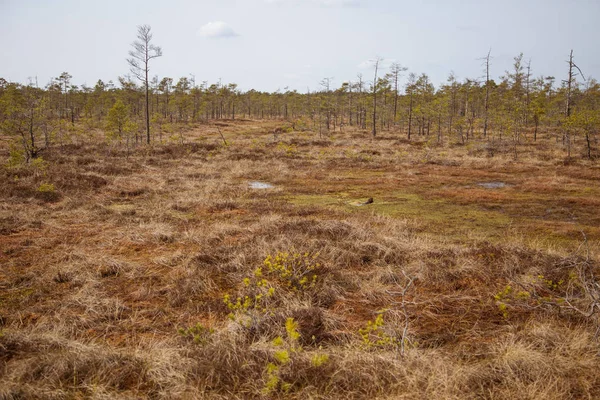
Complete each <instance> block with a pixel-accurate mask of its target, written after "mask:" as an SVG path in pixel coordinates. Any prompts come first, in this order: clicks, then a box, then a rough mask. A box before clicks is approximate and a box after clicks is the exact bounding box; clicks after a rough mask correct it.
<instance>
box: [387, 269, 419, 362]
mask: <svg viewBox="0 0 600 400" xmlns="http://www.w3.org/2000/svg"><path fill="white" fill-rule="evenodd" d="M402 275H404V278H405V279H406V281H407V282H406V284H405V285H404V286H402V285H400V283H399V282H396V285H398V288H399V289H400V291H397V292H392V291H386V292H387V294H389V295H393V296H400V301H399V302H394V303H393V304H395V305H398V306H400V309H401V312H402V316H403V317H404V326H403V328H402V336H401V337H400V355H401V356H404V353H405V352H406V344H407V343H408V342H409V339H408V326H409V322H410V315H409V313H408V309H407V307H406V306H407V305H408V304H414V303H411V302H408V301H406V293H407V292H408V290H409V289H410V288H411V286H412V285H413V282H414V281H415V278H414V277H412V276H410V275H408V274H407V273H406V272H404V271H402Z"/></svg>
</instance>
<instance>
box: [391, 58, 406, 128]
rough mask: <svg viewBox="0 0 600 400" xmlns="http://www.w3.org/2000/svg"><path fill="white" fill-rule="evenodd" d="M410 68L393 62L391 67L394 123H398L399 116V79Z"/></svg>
mask: <svg viewBox="0 0 600 400" xmlns="http://www.w3.org/2000/svg"><path fill="white" fill-rule="evenodd" d="M407 69H408V68H406V67H403V66H402V65H400V64H398V63H393V64H392V66H391V67H390V73H391V74H392V79H393V82H394V125H396V119H397V117H398V80H399V79H400V75H401V74H402V73H403V72H405V71H406V70H407Z"/></svg>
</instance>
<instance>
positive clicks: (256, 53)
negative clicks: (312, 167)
mask: <svg viewBox="0 0 600 400" xmlns="http://www.w3.org/2000/svg"><path fill="white" fill-rule="evenodd" d="M141 24H148V25H150V26H151V27H152V33H153V35H154V37H153V43H154V44H155V45H158V46H160V47H161V48H162V51H163V56H162V57H160V58H157V59H154V60H152V61H151V64H150V69H151V71H150V75H151V76H155V75H158V76H159V77H161V78H162V77H164V76H168V77H171V78H174V80H175V81H177V79H178V78H180V77H184V76H185V77H188V78H192V77H194V78H195V81H196V83H198V84H200V83H201V82H203V81H207V82H209V83H216V82H218V81H219V80H221V81H222V82H223V83H237V84H238V87H239V88H240V89H242V90H249V89H256V90H262V91H276V90H282V91H285V90H286V88H289V90H298V91H300V92H306V91H307V90H309V89H310V90H316V89H319V88H320V87H319V82H320V81H322V80H323V79H324V78H332V83H333V86H334V87H339V86H341V84H342V83H343V82H347V81H356V80H357V75H358V74H362V75H363V76H364V79H365V80H369V79H372V77H373V72H374V69H373V66H372V63H371V62H370V60H373V59H375V58H376V57H381V58H383V62H382V67H383V69H382V70H381V72H382V73H385V72H387V69H388V68H389V65H390V64H391V63H392V62H397V63H400V64H402V65H403V66H406V67H407V68H408V72H414V73H416V74H421V73H426V74H428V75H429V77H430V78H431V79H432V82H433V83H434V84H435V85H436V87H437V86H438V85H440V84H442V83H443V82H445V81H446V79H447V77H448V75H449V74H450V72H454V74H455V75H456V76H457V77H458V78H459V79H460V80H462V79H465V78H471V79H476V78H482V77H483V75H484V74H483V67H482V60H481V58H482V57H484V56H485V55H486V54H487V52H488V51H489V50H490V49H491V56H492V65H491V73H492V77H494V78H498V77H500V76H502V75H504V73H505V71H507V70H509V69H510V68H511V65H512V62H513V58H514V57H515V56H517V55H518V54H519V53H521V52H522V53H523V54H524V60H525V61H526V62H527V61H529V60H531V69H532V73H533V75H534V76H536V77H537V76H540V75H544V76H548V75H550V76H555V77H556V78H557V81H560V80H561V79H565V75H566V72H567V64H566V60H567V59H568V55H569V51H570V50H571V49H573V50H574V55H575V62H576V63H577V65H578V66H579V67H580V68H581V70H582V71H583V73H584V74H585V75H587V76H594V77H599V76H600V51H599V50H600V49H599V47H598V42H597V41H598V39H599V38H600V0H500V1H498V0H496V1H492V0H195V1H191V0H169V1H165V0H143V1H141V0H119V1H116V0H103V1H95V0H0V77H3V78H5V79H7V80H9V81H16V82H21V83H27V82H28V81H29V80H30V79H32V80H35V78H36V77H37V80H38V82H39V84H40V85H45V84H46V83H48V82H49V81H50V80H51V79H52V78H53V77H57V76H59V75H60V74H61V73H62V72H64V71H66V72H69V73H70V74H71V75H72V76H73V80H72V81H73V83H74V84H77V85H81V84H86V85H88V86H93V85H94V84H95V83H96V81H97V80H98V79H102V80H103V81H105V82H107V81H109V80H113V81H115V82H117V78H118V77H119V76H124V75H127V74H129V73H130V72H129V67H128V65H127V61H126V59H127V57H128V51H129V50H130V49H131V43H132V42H133V41H134V40H135V39H136V33H137V26H139V25H141Z"/></svg>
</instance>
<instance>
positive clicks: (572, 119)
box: [0, 26, 600, 160]
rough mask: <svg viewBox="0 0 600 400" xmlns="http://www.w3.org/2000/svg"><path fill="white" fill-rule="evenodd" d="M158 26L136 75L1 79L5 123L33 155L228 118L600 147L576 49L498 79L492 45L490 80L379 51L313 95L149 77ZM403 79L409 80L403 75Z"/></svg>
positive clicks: (593, 98)
mask: <svg viewBox="0 0 600 400" xmlns="http://www.w3.org/2000/svg"><path fill="white" fill-rule="evenodd" d="M151 39H152V36H151V34H150V28H149V27H148V26H142V27H139V28H138V41H136V42H135V43H134V44H133V49H134V50H132V51H131V52H130V55H131V56H132V58H130V59H129V60H128V61H129V63H130V66H131V72H132V73H133V76H131V75H127V76H123V77H119V79H118V83H117V84H115V83H113V82H112V81H109V82H103V81H102V80H98V82H97V83H96V84H95V85H94V87H88V86H85V85H82V86H76V85H73V84H72V82H71V79H72V76H71V75H70V74H69V73H67V72H63V73H62V74H61V75H60V76H59V77H57V78H55V79H52V81H51V82H50V83H49V84H47V85H46V86H45V87H39V86H38V84H37V83H34V82H30V83H28V84H22V83H16V82H8V81H6V80H5V79H2V78H0V131H1V132H3V133H4V134H5V135H8V136H9V137H13V138H14V139H15V143H16V144H15V146H14V147H15V151H17V150H16V149H17V148H20V149H21V152H22V153H23V157H25V159H26V160H30V159H32V158H35V157H36V156H37V155H38V154H39V152H40V151H41V150H42V149H43V148H45V147H48V146H51V145H52V144H53V143H57V142H59V143H65V142H69V141H72V140H77V137H81V136H82V135H83V136H85V135H86V132H88V133H89V132H92V131H94V130H96V129H100V130H103V131H105V132H106V133H107V137H108V138H109V139H116V140H121V141H127V143H128V144H135V143H141V142H147V143H150V142H151V141H153V140H157V139H158V138H160V140H162V138H163V133H166V134H168V133H169V132H172V131H174V130H177V129H179V128H177V126H179V125H181V124H190V123H206V122H207V121H210V120H219V119H281V120H284V121H287V122H286V124H287V125H286V127H288V128H290V129H294V130H312V131H315V132H319V134H321V135H324V134H327V132H330V131H343V129H344V128H345V127H355V128H357V129H360V130H365V131H367V132H368V133H370V134H372V135H373V136H376V135H377V134H378V133H379V132H381V131H393V132H396V133H397V134H398V135H405V137H406V138H407V139H408V140H414V139H415V138H417V139H419V138H428V139H430V140H431V141H432V142H437V143H445V142H458V143H466V142H469V141H471V140H479V139H487V140H504V141H512V142H513V143H515V144H516V143H520V142H521V141H523V140H531V141H537V140H538V137H539V135H540V134H542V133H543V134H546V137H548V134H549V135H551V136H552V137H554V138H555V142H556V143H557V145H558V146H562V147H563V148H564V150H565V152H566V153H567V155H568V156H569V157H570V156H571V149H572V147H573V146H572V145H573V143H574V142H576V141H579V143H581V144H582V145H583V147H582V148H584V149H585V154H584V155H583V156H584V157H588V158H593V157H596V156H597V153H596V148H597V141H598V130H599V129H600V117H599V115H600V85H599V84H598V82H597V81H596V80H595V79H592V78H590V77H586V76H585V75H584V73H583V71H581V70H580V69H579V68H578V67H577V64H576V62H575V59H574V56H573V52H571V53H570V55H569V54H566V57H565V58H566V60H567V62H566V63H565V73H564V76H562V77H551V76H539V77H534V76H533V74H532V72H531V71H532V68H531V62H530V61H525V59H524V56H523V54H519V55H518V56H516V57H515V58H514V63H513V66H512V70H511V71H506V72H505V74H504V75H503V76H502V77H501V78H500V79H499V81H496V80H494V79H491V78H490V68H491V64H490V59H491V57H490V54H488V55H487V57H484V58H483V59H482V68H483V75H484V77H483V78H467V79H464V80H462V81H461V80H458V79H457V78H456V77H455V76H454V74H450V75H449V76H448V79H447V81H446V83H445V84H443V85H441V86H439V87H437V88H436V87H435V86H434V85H433V84H432V82H431V80H430V78H429V77H428V76H427V74H425V73H421V74H417V73H414V72H409V71H407V69H406V68H405V67H403V66H401V65H400V64H393V65H391V67H390V68H389V69H388V70H383V69H382V68H381V63H380V60H379V59H378V60H375V61H374V63H373V67H374V68H373V71H372V73H370V76H369V77H366V76H362V75H360V74H359V75H358V76H357V78H356V80H354V81H350V82H344V83H343V84H342V85H341V86H340V87H332V83H331V79H330V78H325V79H323V80H322V81H321V82H320V89H319V90H318V91H314V92H307V93H299V92H297V91H295V90H294V91H291V90H286V91H277V92H274V93H268V92H261V91H256V90H249V91H240V90H239V89H238V87H237V85H236V84H235V83H229V84H221V83H213V84H208V83H207V82H202V83H200V84H199V83H198V82H196V81H195V80H194V79H190V78H187V77H182V78H179V79H178V80H175V79H173V78H170V77H163V78H160V77H158V76H155V77H153V78H149V77H148V71H149V68H148V64H149V61H150V60H151V59H152V58H154V57H159V56H161V55H162V52H161V49H160V48H158V47H155V46H153V45H152V44H150V41H151ZM403 79H404V81H405V83H404V84H401V80H403Z"/></svg>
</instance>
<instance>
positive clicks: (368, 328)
mask: <svg viewBox="0 0 600 400" xmlns="http://www.w3.org/2000/svg"><path fill="white" fill-rule="evenodd" d="M384 313H385V310H381V311H378V312H377V317H375V320H374V321H367V324H366V325H365V327H364V328H361V329H359V330H358V333H359V335H360V336H361V338H362V341H363V345H364V346H365V347H367V348H371V347H388V346H397V345H399V344H400V342H399V340H398V339H397V338H394V337H392V336H390V335H389V334H388V333H387V332H386V331H385V329H384V327H385V320H384V319H383V314H384Z"/></svg>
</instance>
